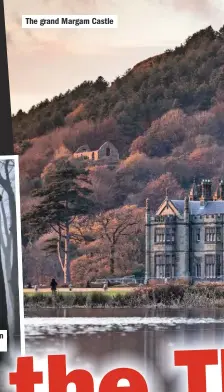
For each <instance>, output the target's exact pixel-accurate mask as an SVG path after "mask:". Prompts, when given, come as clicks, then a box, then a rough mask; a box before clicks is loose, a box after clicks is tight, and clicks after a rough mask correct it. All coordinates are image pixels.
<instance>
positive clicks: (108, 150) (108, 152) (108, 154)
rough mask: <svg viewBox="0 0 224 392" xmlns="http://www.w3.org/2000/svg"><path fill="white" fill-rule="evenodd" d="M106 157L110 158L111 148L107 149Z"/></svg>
mask: <svg viewBox="0 0 224 392" xmlns="http://www.w3.org/2000/svg"><path fill="white" fill-rule="evenodd" d="M106 156H107V157H109V156H110V148H109V147H107V148H106Z"/></svg>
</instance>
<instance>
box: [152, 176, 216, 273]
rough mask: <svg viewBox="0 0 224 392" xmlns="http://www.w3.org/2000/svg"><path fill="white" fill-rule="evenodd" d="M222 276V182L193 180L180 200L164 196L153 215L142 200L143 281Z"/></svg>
mask: <svg viewBox="0 0 224 392" xmlns="http://www.w3.org/2000/svg"><path fill="white" fill-rule="evenodd" d="M223 275H224V182H223V181H220V182H219V186H218V188H217V190H216V192H215V194H214V195H213V194H212V183H211V181H210V180H203V181H202V183H201V184H200V185H199V186H198V185H196V183H195V182H194V184H193V186H192V188H191V190H190V193H189V195H188V196H187V197H185V199H184V200H169V198H168V196H166V198H165V200H164V202H163V203H162V204H161V205H160V207H159V209H158V210H157V212H156V214H155V215H154V216H151V213H150V203H149V200H148V199H147V201H146V260H145V281H148V280H149V279H161V278H178V277H179V278H187V277H191V278H193V279H201V280H220V279H222V277H223Z"/></svg>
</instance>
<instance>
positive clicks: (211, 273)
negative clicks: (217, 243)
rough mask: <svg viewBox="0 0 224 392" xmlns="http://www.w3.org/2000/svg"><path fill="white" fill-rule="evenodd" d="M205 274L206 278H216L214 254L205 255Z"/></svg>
mask: <svg viewBox="0 0 224 392" xmlns="http://www.w3.org/2000/svg"><path fill="white" fill-rule="evenodd" d="M205 276H206V278H216V263H215V255H205Z"/></svg>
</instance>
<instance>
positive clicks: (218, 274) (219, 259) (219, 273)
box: [216, 255, 222, 278]
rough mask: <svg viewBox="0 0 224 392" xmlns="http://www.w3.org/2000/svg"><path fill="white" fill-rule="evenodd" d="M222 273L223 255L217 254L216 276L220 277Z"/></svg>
mask: <svg viewBox="0 0 224 392" xmlns="http://www.w3.org/2000/svg"><path fill="white" fill-rule="evenodd" d="M221 275H222V269H221V257H220V255H217V256H216V278H219V277H220V276H221Z"/></svg>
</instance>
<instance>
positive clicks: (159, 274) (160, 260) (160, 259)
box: [155, 255, 166, 279]
mask: <svg viewBox="0 0 224 392" xmlns="http://www.w3.org/2000/svg"><path fill="white" fill-rule="evenodd" d="M155 265H156V278H157V279H161V278H165V265H166V264H165V256H164V255H155Z"/></svg>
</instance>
